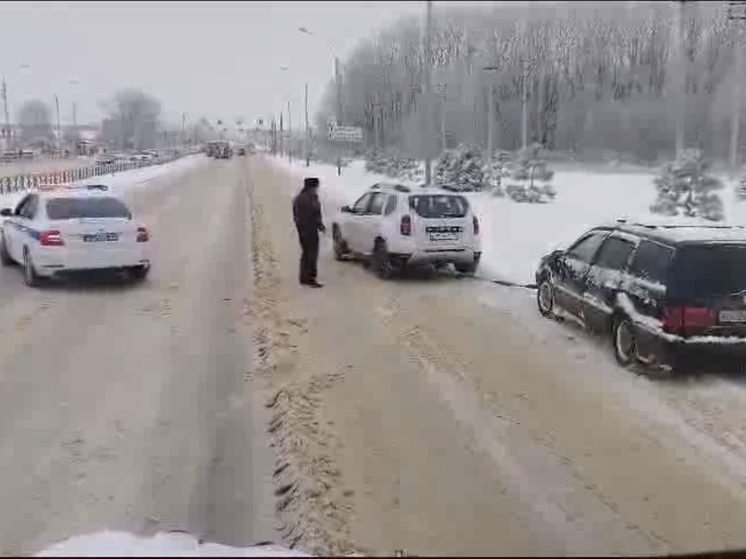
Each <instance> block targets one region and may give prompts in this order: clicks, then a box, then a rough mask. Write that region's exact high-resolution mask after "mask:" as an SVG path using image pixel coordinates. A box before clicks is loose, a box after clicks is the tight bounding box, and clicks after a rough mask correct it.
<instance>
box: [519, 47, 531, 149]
mask: <svg viewBox="0 0 746 559" xmlns="http://www.w3.org/2000/svg"><path fill="white" fill-rule="evenodd" d="M528 62H529V61H528V59H524V60H523V113H522V120H521V145H522V147H523V149H524V150H525V149H526V146H527V144H528Z"/></svg>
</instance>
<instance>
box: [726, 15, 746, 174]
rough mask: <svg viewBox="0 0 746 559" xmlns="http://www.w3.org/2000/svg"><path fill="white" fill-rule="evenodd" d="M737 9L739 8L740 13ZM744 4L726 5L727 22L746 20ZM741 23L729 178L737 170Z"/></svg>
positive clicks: (734, 86) (741, 64) (736, 43)
mask: <svg viewBox="0 0 746 559" xmlns="http://www.w3.org/2000/svg"><path fill="white" fill-rule="evenodd" d="M737 8H741V10H740V13H739V11H737ZM744 8H746V2H729V3H728V20H729V21H734V20H740V21H741V22H743V20H746V12H745V11H744ZM742 25H743V24H742V23H741V24H739V27H738V29H736V41H735V45H734V47H733V48H734V49H735V51H736V52H735V55H736V60H735V66H736V67H735V70H734V72H733V73H734V80H733V93H732V95H733V100H732V101H733V103H732V111H733V112H732V118H731V124H730V126H731V128H730V172H731V178H733V177H735V176H736V172H737V170H738V134H739V131H740V128H741V88H742V83H741V82H742V81H743V44H742V41H743V29H742Z"/></svg>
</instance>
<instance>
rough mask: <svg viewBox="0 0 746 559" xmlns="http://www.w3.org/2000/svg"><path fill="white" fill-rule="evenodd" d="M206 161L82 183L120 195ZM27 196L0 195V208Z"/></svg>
mask: <svg viewBox="0 0 746 559" xmlns="http://www.w3.org/2000/svg"><path fill="white" fill-rule="evenodd" d="M204 161H205V157H204V155H202V154H195V155H188V156H186V157H182V158H181V159H176V160H175V161H171V162H169V163H164V164H162V165H154V166H152V167H143V168H141V169H130V170H129V171H122V172H121V173H112V174H110V175H102V176H100V177H92V178H90V179H86V180H85V181H80V183H101V184H105V185H107V186H108V187H109V188H110V189H111V191H112V192H113V193H115V194H119V193H121V192H122V191H123V190H124V189H126V188H131V187H137V186H142V185H144V184H147V183H148V182H150V181H151V180H154V179H156V178H159V177H163V176H165V175H169V174H175V173H182V172H184V171H187V170H188V169H191V168H192V167H194V166H196V165H198V164H199V163H200V162H204ZM25 194H26V192H17V193H14V194H2V195H0V207H1V208H9V207H13V206H15V205H16V204H17V203H18V202H19V200H20V199H21V198H23V196H24V195H25Z"/></svg>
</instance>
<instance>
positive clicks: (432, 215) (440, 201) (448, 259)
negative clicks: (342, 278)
mask: <svg viewBox="0 0 746 559" xmlns="http://www.w3.org/2000/svg"><path fill="white" fill-rule="evenodd" d="M332 235H333V238H334V255H335V257H336V258H337V260H343V259H345V257H348V256H353V257H361V258H365V259H370V260H371V263H372V265H373V268H374V270H375V271H376V273H377V274H378V276H379V277H381V278H384V279H386V278H389V277H391V275H392V274H393V273H394V272H397V271H401V270H402V269H404V267H406V266H408V265H417V264H434V265H435V266H436V267H439V266H443V265H446V264H450V263H452V264H453V265H454V266H455V268H456V270H458V271H459V272H461V273H464V274H473V273H474V272H475V271H476V269H477V266H478V265H479V258H480V256H481V254H482V253H481V249H480V244H479V221H478V220H477V217H476V216H475V215H474V214H473V213H472V211H471V207H470V206H469V202H468V200H467V199H466V198H465V197H464V196H461V195H459V194H455V193H453V192H449V191H446V190H441V189H438V188H432V187H427V188H420V189H417V191H416V192H414V191H413V190H412V189H410V188H409V187H406V186H402V185H399V184H388V183H378V184H374V185H373V186H372V187H371V188H370V189H369V190H368V192H366V193H365V194H364V195H363V196H362V197H361V198H360V199H359V200H358V201H357V202H355V203H354V204H353V205H352V206H344V207H343V208H342V210H341V213H340V214H339V215H338V216H337V218H336V219H335V220H334V222H333V224H332Z"/></svg>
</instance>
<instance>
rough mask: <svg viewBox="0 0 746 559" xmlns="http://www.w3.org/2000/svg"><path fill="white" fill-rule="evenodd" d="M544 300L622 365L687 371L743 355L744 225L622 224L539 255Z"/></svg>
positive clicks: (544, 308)
mask: <svg viewBox="0 0 746 559" xmlns="http://www.w3.org/2000/svg"><path fill="white" fill-rule="evenodd" d="M536 282H537V285H538V290H537V304H538V307H539V312H540V313H541V314H542V315H544V316H550V315H553V314H554V313H555V312H556V311H557V310H562V311H565V312H566V313H568V314H570V315H573V316H575V317H577V318H579V319H580V320H581V321H582V322H583V323H584V324H585V325H586V327H588V328H589V329H591V330H595V331H599V332H602V333H605V334H608V335H610V337H611V341H612V348H613V351H614V356H615V357H616V360H617V361H618V362H619V363H620V364H621V365H623V366H629V365H633V364H635V363H644V364H647V365H650V366H651V367H653V368H654V369H655V370H664V371H668V372H671V371H674V370H676V369H681V368H683V366H684V365H685V364H687V362H689V360H690V359H691V358H696V357H697V356H698V355H702V354H705V355H706V354H707V353H713V352H714V353H717V354H731V355H735V356H737V357H739V358H740V359H743V358H744V357H746V229H744V228H743V227H728V226H692V225H678V226H676V225H649V224H626V223H618V224H616V225H609V226H603V227H596V228H594V229H592V230H590V231H588V232H587V233H585V234H583V235H582V236H581V237H580V238H579V239H578V240H577V241H575V242H574V243H573V244H572V245H570V247H569V248H568V249H567V250H556V251H554V252H552V253H551V254H549V255H547V256H545V257H544V258H542V260H541V262H540V264H539V268H538V271H537V272H536Z"/></svg>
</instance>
